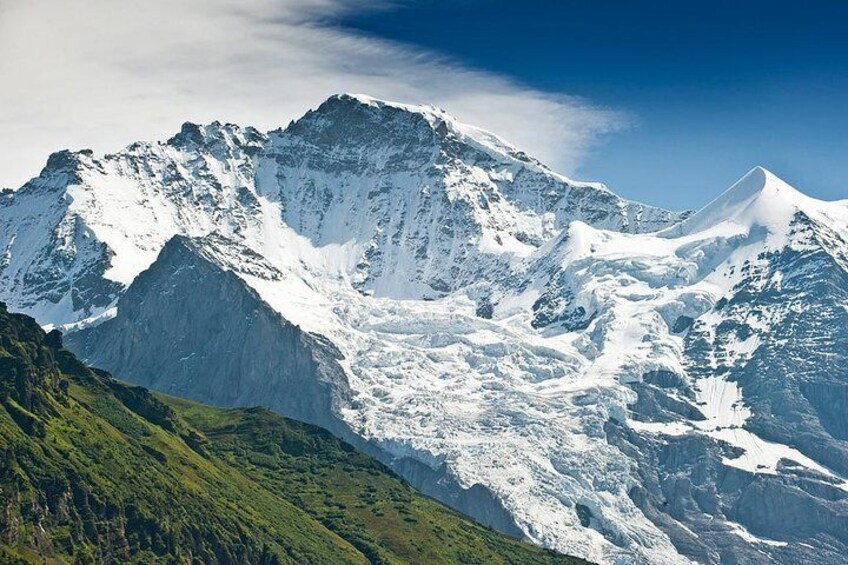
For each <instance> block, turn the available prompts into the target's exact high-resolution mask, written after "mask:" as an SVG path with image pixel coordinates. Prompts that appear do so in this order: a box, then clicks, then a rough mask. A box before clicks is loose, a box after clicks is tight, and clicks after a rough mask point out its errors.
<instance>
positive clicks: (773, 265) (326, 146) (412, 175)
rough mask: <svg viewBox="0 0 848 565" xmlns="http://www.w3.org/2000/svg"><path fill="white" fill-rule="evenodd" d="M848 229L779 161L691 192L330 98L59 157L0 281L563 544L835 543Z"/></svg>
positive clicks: (102, 349) (845, 499) (55, 313)
mask: <svg viewBox="0 0 848 565" xmlns="http://www.w3.org/2000/svg"><path fill="white" fill-rule="evenodd" d="M846 233H848V201H838V202H823V201H819V200H815V199H812V198H809V197H807V196H805V195H803V194H802V193H800V192H798V191H797V190H795V189H794V188H793V187H791V186H789V185H788V184H786V183H784V182H783V181H782V180H780V179H779V178H778V177H776V176H775V175H773V174H772V173H770V172H769V171H766V170H765V169H762V168H760V167H756V168H754V169H752V170H751V171H750V172H749V173H748V174H746V175H745V176H744V177H743V178H742V179H740V180H739V181H738V182H737V183H736V184H735V185H734V186H732V187H731V188H730V189H728V190H727V191H726V192H725V193H723V194H722V195H720V196H719V197H718V198H717V199H716V200H714V201H713V202H712V203H710V204H708V205H707V206H706V207H704V208H703V209H701V210H699V211H697V212H695V213H693V214H690V213H683V214H678V213H674V212H670V211H667V210H662V209H659V208H654V207H650V206H646V205H642V204H638V203H633V202H629V201H626V200H624V199H622V198H620V197H618V196H616V195H615V194H614V193H613V192H611V191H610V190H609V189H607V188H606V187H605V186H604V185H602V184H599V183H586V182H577V181H574V180H571V179H568V178H566V177H563V176H562V175H559V174H556V173H555V172H553V171H551V170H550V169H548V168H547V167H545V166H544V165H543V164H542V163H540V162H538V161H536V160H535V159H533V158H532V157H530V156H528V155H526V154H524V153H523V152H521V151H520V150H518V149H516V148H514V147H513V146H511V145H510V144H509V143H508V142H506V141H504V140H502V139H500V138H499V137H497V136H496V135H494V134H491V133H488V132H485V131H482V130H480V129H478V128H474V127H472V126H468V125H466V124H462V123H460V122H458V121H457V120H455V119H454V118H452V117H451V116H450V115H449V114H447V113H446V112H444V111H443V110H440V109H437V108H433V107H428V106H410V105H405V104H398V103H393V102H386V101H380V100H377V99H374V98H371V97H367V96H362V95H339V96H334V97H332V98H330V99H328V100H327V101H325V102H324V103H323V104H322V105H320V106H319V107H318V108H317V109H315V110H313V111H310V112H309V113H307V114H306V115H305V116H304V117H302V118H301V119H299V120H297V121H295V122H293V123H291V124H290V125H289V126H288V127H286V128H283V129H279V130H275V131H272V132H267V133H263V132H259V131H257V130H255V129H252V128H245V127H239V126H235V125H232V124H220V123H217V122H216V123H212V124H208V125H196V124H185V125H184V126H183V128H182V130H181V131H180V132H179V133H178V134H177V135H175V136H174V137H173V138H171V139H170V140H168V141H166V142H154V143H136V144H133V145H131V146H129V147H127V148H126V149H124V150H122V151H120V152H118V153H116V154H112V155H104V156H96V155H94V154H93V153H91V152H89V151H80V152H75V153H72V152H68V151H65V152H60V153H57V154H54V155H53V156H51V157H50V159H49V160H48V162H47V165H46V166H45V168H44V170H43V171H42V172H41V174H40V175H39V176H38V177H36V178H35V179H33V180H32V181H30V182H29V183H27V184H26V185H24V186H23V187H21V188H19V189H16V190H7V191H4V192H3V194H2V199H0V245H2V246H3V250H4V254H3V258H2V262H0V298H2V300H4V301H6V302H7V303H8V304H9V308H10V309H14V310H18V311H23V312H26V313H28V314H30V315H33V316H34V317H35V318H36V319H37V320H38V321H39V322H40V323H41V324H43V325H45V326H48V327H60V328H62V329H63V330H64V331H65V332H67V338H66V342H67V343H68V345H69V347H72V348H74V349H75V350H76V351H78V352H79V353H80V355H81V356H82V357H83V358H85V359H86V360H87V361H88V362H90V363H93V364H95V365H99V366H101V367H103V368H104V369H107V370H110V371H113V372H115V373H116V374H118V375H121V376H122V377H123V378H126V379H128V380H132V381H133V382H137V383H139V384H144V385H145V386H150V387H153V388H157V389H159V390H164V391H165V392H171V393H178V394H181V395H184V396H189V397H193V398H198V399H201V400H204V401H207V402H213V403H216V404H222V405H234V404H240V403H263V404H266V405H268V406H270V407H272V408H274V409H277V410H279V411H281V412H283V413H286V414H287V415H294V416H296V417H300V418H302V419H306V420H309V421H313V422H316V423H320V424H322V425H324V426H325V427H328V428H330V429H331V430H333V431H334V432H335V433H337V434H339V435H342V436H343V437H345V438H346V439H349V440H351V441H353V442H357V441H358V442H359V443H358V444H357V445H358V446H360V447H361V448H363V449H368V450H373V451H374V452H375V454H377V455H378V456H380V457H381V459H382V460H384V461H385V462H387V463H388V464H390V465H392V466H393V467H394V468H395V469H396V470H397V471H398V472H399V473H401V474H402V475H404V476H405V477H407V479H408V480H410V482H412V483H413V484H415V485H416V486H418V487H419V488H421V489H422V490H424V491H425V492H427V493H428V494H431V495H433V496H435V497H437V498H440V499H442V500H444V501H445V502H447V503H449V504H452V505H454V506H455V507H457V508H459V509H460V510H462V511H463V512H466V513H469V514H471V515H472V516H474V517H475V518H477V519H479V520H481V521H483V522H484V523H490V524H492V525H494V526H495V527H499V528H500V529H504V530H505V531H509V532H510V533H514V534H518V535H522V536H523V537H526V538H527V539H529V540H531V541H533V542H535V543H539V544H542V545H545V546H547V547H550V548H553V549H557V550H560V551H563V552H565V553H569V554H575V555H579V556H581V557H584V558H587V559H590V560H593V561H596V562H599V563H633V562H638V563H687V562H691V561H698V562H705V563H717V562H726V561H730V562H740V563H745V562H760V561H762V560H765V559H771V560H774V561H777V562H784V563H793V562H798V561H803V560H810V559H814V560H816V561H817V562H822V563H838V562H840V561H841V559H842V556H844V554H845V551H846V550H848V492H846V491H847V490H848V483H846V477H848V417H846V416H845V409H846V408H848V369H846V367H848V365H846V363H845V362H846V361H848V359H846V356H848V343H846V341H848V338H846V336H845V335H844V331H842V328H844V327H845V324H846V323H848V241H846V236H845V234H846ZM175 242H177V243H175ZM200 274H203V276H202V277H201V278H198V277H199V276H200ZM219 277H223V278H220V279H219ZM226 277H229V278H226ZM235 279H237V281H236V280H235ZM151 280H155V281H157V282H156V284H155V286H153V287H152V288H147V290H145V288H146V287H145V286H144V285H148V286H149V285H151V284H152V283H150V282H149V281H151ZM146 281H148V282H146ZM169 293H170V294H169ZM235 297H238V298H235ZM166 298H167V300H166ZM157 305H158V306H157ZM189 305H190V307H189ZM201 308H203V309H208V312H205V317H201V316H198V319H202V320H203V322H202V323H201V322H197V326H192V325H191V324H190V323H189V321H190V320H191V319H193V318H189V316H191V312H192V311H197V310H198V309H201ZM234 314H235V315H234ZM221 320H230V321H228V322H227V323H222V322H221ZM256 320H261V325H260V326H257V325H256V324H260V322H259V321H256ZM213 328H214V329H213ZM295 329H296V331H295ZM190 332H196V333H197V334H198V335H199V338H198V336H193V337H192V339H186V340H184V341H181V337H180V336H181V335H185V334H188V333H190ZM205 332H206V333H207V334H208V335H206V336H205V337H204V335H205ZM292 332H294V333H292ZM298 332H300V333H298ZM283 344H287V345H283ZM233 348H237V349H235V350H234V349H233ZM198 351H202V352H203V355H202V356H203V359H199V358H196V357H192V355H193V354H194V353H196V352H198ZM156 355H161V356H162V358H163V360H162V362H163V363H164V362H166V361H165V360H167V359H171V360H173V362H174V363H180V365H178V366H179V367H180V370H179V371H174V372H173V374H172V375H170V376H169V378H170V381H168V382H162V381H158V382H152V381H150V375H152V374H159V373H161V371H155V370H154V369H153V367H152V366H151V365H150V364H149V360H150V359H151V358H155V357H156ZM233 359H239V360H241V361H240V362H239V363H234V362H233ZM286 359H298V360H299V361H298V363H299V365H298V366H299V367H303V369H302V370H300V372H298V373H297V374H290V373H289V372H287V370H286V369H285V368H284V367H285V363H284V361H285V360H286ZM255 360H261V362H254V361H255ZM239 366H242V367H247V366H249V367H250V369H249V371H241V370H240V368H239ZM210 368H214V369H215V370H214V374H210V372H209V371H210ZM242 373H245V374H242ZM213 377H214V378H213ZM310 399H312V400H313V401H314V402H313V403H312V404H310ZM355 444H356V443H355ZM475 489H476V490H475ZM480 489H483V490H484V491H485V495H481V494H480ZM469 492H475V493H477V494H476V496H475V497H469V496H467V495H466V494H465V493H469ZM475 512H476V514H475Z"/></svg>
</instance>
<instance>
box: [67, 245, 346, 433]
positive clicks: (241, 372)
mask: <svg viewBox="0 0 848 565" xmlns="http://www.w3.org/2000/svg"><path fill="white" fill-rule="evenodd" d="M119 307H120V315H118V316H116V317H115V318H113V319H111V320H107V321H105V322H104V323H102V324H100V325H98V326H96V327H93V328H88V329H84V330H82V331H79V332H75V333H70V334H68V335H67V336H66V338H65V342H66V345H67V347H69V348H72V349H73V350H75V351H77V352H79V354H80V355H81V356H82V357H83V358H84V359H85V360H86V362H88V363H90V364H91V365H94V366H96V367H99V368H103V369H105V370H116V369H120V371H121V376H122V377H123V378H125V379H127V380H128V381H130V382H132V383H133V384H138V385H142V386H145V387H148V388H151V389H154V390H158V391H162V392H165V393H168V394H172V395H174V396H181V397H184V398H190V399H192V400H197V401H199V402H204V403H207V404H213V405H217V406H227V407H233V406H242V407H247V406H257V405H262V406H267V407H269V408H272V409H274V410H276V411H278V412H280V413H282V414H288V415H290V416H291V417H293V418H297V419H299V420H302V421H305V422H309V423H312V424H318V425H321V426H323V427H325V428H328V429H330V430H336V431H337V432H338V430H339V423H338V421H337V420H336V419H335V417H334V414H335V413H336V412H337V411H338V409H339V407H340V406H341V404H342V403H344V402H346V401H347V397H348V395H349V390H348V384H347V379H346V378H345V375H344V372H343V371H342V369H341V368H340V367H339V365H338V360H339V358H340V355H341V354H340V353H339V351H338V350H336V349H335V348H334V347H333V346H332V345H330V344H329V343H327V342H325V341H323V340H321V339H320V338H316V337H313V336H311V335H309V334H308V333H306V332H304V331H302V330H301V329H300V328H298V327H297V326H295V325H293V324H291V323H289V322H287V321H286V320H285V319H283V318H282V317H281V316H280V315H279V314H278V313H277V312H275V311H273V310H271V309H270V308H269V307H268V306H267V305H266V304H265V303H263V302H262V301H261V300H260V298H259V297H258V295H257V294H256V292H255V291H253V290H252V289H251V288H250V287H248V286H247V285H246V284H245V283H244V282H243V281H241V279H239V278H238V277H237V276H236V275H234V274H232V273H230V272H227V271H224V270H222V269H221V268H220V267H218V266H217V265H214V264H213V263H210V262H209V261H208V260H207V259H205V258H204V257H203V255H202V250H201V248H200V247H199V246H198V244H197V243H196V242H193V241H192V240H189V239H186V238H183V237H175V238H174V239H172V240H171V241H169V242H168V243H167V244H166V245H165V247H164V248H163V250H162V253H161V254H160V257H159V259H158V260H157V261H156V262H155V263H154V264H153V265H152V266H151V268H150V269H148V270H147V271H145V272H143V273H142V274H141V275H139V276H138V278H137V279H136V280H135V282H134V283H133V284H132V285H130V288H129V289H127V292H126V293H124V294H123V296H122V297H121V300H120V302H119Z"/></svg>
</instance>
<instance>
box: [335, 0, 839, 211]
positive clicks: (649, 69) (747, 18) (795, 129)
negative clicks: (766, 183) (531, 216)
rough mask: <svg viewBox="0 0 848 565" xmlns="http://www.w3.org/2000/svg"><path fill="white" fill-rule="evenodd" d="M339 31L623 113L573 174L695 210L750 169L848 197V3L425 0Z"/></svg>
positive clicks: (349, 19)
mask: <svg viewBox="0 0 848 565" xmlns="http://www.w3.org/2000/svg"><path fill="white" fill-rule="evenodd" d="M337 23H338V24H340V25H342V26H344V27H347V28H350V29H354V30H358V31H361V32H363V33H367V34H369V35H376V36H378V37H383V38H386V39H391V40H395V41H400V42H404V43H408V44H412V45H415V46H419V47H423V48H426V49H431V50H434V51H436V52H438V53H441V54H443V55H446V56H448V57H450V58H454V59H455V60H457V61H460V62H463V63H466V64H470V65H473V66H476V67H479V68H482V69H486V70H490V71H495V72H499V73H502V74H505V75H508V76H510V77H512V78H514V79H515V80H516V81H518V82H520V83H523V84H526V85H528V86H532V87H535V88H539V89H542V90H545V91H549V92H553V93H565V94H576V95H579V96H583V97H585V98H586V99H588V100H589V101H590V102H592V103H594V104H596V105H601V106H607V107H611V108H614V109H620V110H624V111H625V112H628V113H629V114H631V115H632V116H633V117H634V118H635V123H634V125H633V126H632V127H630V128H628V129H627V130H625V131H623V132H619V133H615V134H612V135H609V136H607V137H606V138H605V139H604V140H602V143H601V144H600V145H599V146H598V147H597V148H596V149H595V150H594V151H593V152H592V154H591V156H590V158H589V159H588V160H587V161H586V163H585V165H584V166H583V167H582V168H581V169H580V170H579V171H578V174H577V176H578V177H582V178H586V179H591V180H600V181H603V182H606V183H608V184H609V185H610V187H611V188H612V189H613V190H615V191H616V192H618V193H619V194H622V195H623V196H626V197H628V198H635V199H639V200H642V201H645V202H649V203H652V204H659V205H664V206H667V207H672V208H678V209H681V208H692V207H698V206H700V205H702V204H704V203H706V202H707V201H709V200H710V199H711V198H712V197H714V196H715V195H717V194H718V192H720V191H721V190H723V189H724V188H726V187H727V186H729V184H730V183H732V182H733V181H734V180H735V179H736V178H738V177H739V176H741V175H742V174H744V173H745V172H746V171H747V170H748V169H750V168H751V167H752V166H754V165H758V164H759V165H763V166H765V167H767V168H769V169H771V170H772V171H773V172H775V173H776V174H778V175H779V176H781V177H782V178H784V179H785V180H786V181H788V182H790V183H791V184H794V185H795V186H796V187H797V188H799V189H801V190H802V191H804V192H807V193H808V194H811V195H814V196H817V197H820V198H825V199H837V198H848V2H815V1H812V2H810V1H807V2H801V1H799V2H785V1H782V0H777V1H773V2H765V1H762V0H747V1H746V0H737V1H735V2H731V1H728V0H713V1H710V2H707V1H703V0H679V1H675V2H671V1H668V0H660V1H653V2H637V1H630V2H626V1H611V0H594V1H578V0H560V1H554V0H550V1H544V0H520V1H507V0H453V1H436V0H420V1H406V2H400V3H399V4H398V5H397V6H396V7H395V8H394V9H391V10H385V11H380V12H366V13H352V14H349V15H347V16H345V19H344V20H343V21H341V22H337Z"/></svg>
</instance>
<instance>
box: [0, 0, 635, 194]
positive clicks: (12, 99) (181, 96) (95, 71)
mask: <svg viewBox="0 0 848 565" xmlns="http://www.w3.org/2000/svg"><path fill="white" fill-rule="evenodd" d="M389 7H390V3H389V2H381V1H375V2H372V3H368V4H367V5H363V3H362V2H352V1H350V0H239V1H227V0H146V1H144V2H123V1H120V0H0V77H2V86H1V87H0V186H18V185H20V184H21V183H22V182H23V181H25V180H26V179H27V178H29V177H31V176H33V175H34V174H36V173H37V172H38V170H39V168H40V167H41V165H42V164H43V162H44V160H45V158H46V156H47V154H48V153H50V152H52V151H55V150H57V149H60V148H65V147H69V148H73V149H77V148H84V147H90V148H92V149H95V150H97V151H111V150H116V149H118V148H120V147H122V146H124V145H126V144H127V143H129V142H131V141H134V140H137V139H159V138H164V137H166V136H168V135H170V134H171V133H173V132H174V131H175V130H176V129H177V128H178V127H179V125H180V123H181V122H183V121H185V120H192V121H199V122H206V121H211V120H213V119H218V120H221V121H228V122H235V123H239V124H245V125H254V126H256V127H259V128H260V129H271V128H275V127H279V126H284V125H285V124H287V123H288V122H289V121H290V120H292V119H295V118H297V117H298V116H299V115H301V114H302V113H303V112H305V111H306V110H307V109H309V108H310V107H315V106H316V105H317V104H319V103H320V102H321V101H322V100H324V99H325V98H326V97H327V96H329V95H330V94H333V93H337V92H362V93H367V94H370V95H372V96H375V97H378V98H386V99H390V100H397V101H402V102H409V103H428V104H434V105H437V106H440V107H443V108H445V109H447V110H448V111H449V112H451V113H452V114H454V115H455V116H457V117H458V118H459V119H461V120H462V121H465V122H468V123H471V124H474V125H478V126H480V127H484V128H486V129H490V130H492V131H494V132H496V133H498V134H499V135H501V136H502V137H504V138H506V139H508V140H510V141H511V142H513V143H514V144H515V145H517V146H518V147H520V148H522V149H524V150H525V151H527V152H529V153H531V154H533V155H535V156H537V157H539V158H540V159H542V160H543V161H545V162H548V163H549V164H551V165H552V166H554V167H555V168H557V169H559V170H560V171H562V172H565V173H572V172H573V171H574V170H575V168H576V167H577V166H578V164H579V162H580V160H581V158H582V157H583V156H584V155H585V152H586V151H587V150H588V149H589V148H590V147H591V145H592V144H593V143H594V142H595V140H596V139H597V137H598V135H600V134H603V133H605V132H608V131H611V130H615V129H617V128H618V127H620V126H621V125H622V124H623V123H624V118H623V116H622V115H621V114H620V113H618V112H614V111H611V110H607V109H602V108H598V107H595V106H593V105H591V104H589V103H588V102H586V101H585V100H581V99H578V98H575V97H569V96H563V95H554V94H549V93H544V92H540V91H538V90H534V89H531V88H527V87H524V86H522V85H520V84H517V83H515V82H514V81H512V80H510V79H509V78H508V77H504V76H501V75H497V74H493V73H488V72H483V71H480V70H475V69H471V68H468V67H466V66H463V65H461V64H459V63H457V62H456V61H451V60H449V59H447V58H444V57H440V56H437V55H435V54H433V53H430V52H427V51H421V50H418V49H415V48H412V47H409V46H404V45H399V44H397V43H392V42H387V41H383V40H379V39H376V38H373V37H367V36H363V35H360V34H355V33H352V32H349V31H346V30H343V29H339V28H337V27H333V26H332V25H328V23H327V22H332V21H333V20H334V17H336V16H338V15H339V13H340V12H342V11H344V10H351V9H380V8H389Z"/></svg>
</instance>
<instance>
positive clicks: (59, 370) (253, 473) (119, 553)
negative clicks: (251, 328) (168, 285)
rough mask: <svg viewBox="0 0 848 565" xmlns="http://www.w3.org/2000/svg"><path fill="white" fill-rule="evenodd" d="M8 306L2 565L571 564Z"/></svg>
mask: <svg viewBox="0 0 848 565" xmlns="http://www.w3.org/2000/svg"><path fill="white" fill-rule="evenodd" d="M60 341H61V340H60V338H59V336H58V335H57V334H53V333H51V334H48V335H45V334H44V332H42V331H41V329H40V328H39V327H38V326H37V324H35V322H34V321H33V320H32V319H31V318H28V317H25V316H19V315H13V314H9V313H8V312H7V311H6V308H5V306H3V305H2V304H0V563H7V562H8V563H16V562H21V563H32V562H36V563H43V562H47V563H65V562H72V563H73V562H79V563H93V562H107V563H108V562H117V563H127V562H129V563H132V562H135V563H184V562H203V563H215V562H218V563H251V564H254V563H255V564H264V563H268V564H271V563H297V564H305V563H321V564H325V563H334V564H335V563H368V562H372V563H487V564H488V563H577V562H579V561H578V560H574V559H572V558H568V557H564V556H561V555H558V554H554V553H552V552H548V551H545V550H542V549H539V548H537V547H534V546H531V545H529V544H525V543H521V542H518V541H516V540H513V539H511V538H508V537H505V536H503V535H500V534H498V533H496V532H492V531H490V530H487V529H486V528H483V527H481V526H479V525H477V524H475V523H473V522H471V521H469V520H468V519H466V518H465V517H463V516H461V515H459V514H457V513H455V512H453V511H451V510H449V509H447V508H445V507H444V506H442V505H440V504H438V503H436V502H434V501H432V500H430V499H428V498H426V497H423V496H421V495H419V494H417V493H416V492H415V491H414V490H413V489H411V488H410V487H409V486H408V485H407V484H405V483H404V482H403V481H402V480H400V479H399V478H398V477H397V476H395V475H394V474H393V473H391V472H390V471H389V470H388V469H386V468H385V467H384V466H383V465H381V464H380V463H378V462H376V461H375V460H373V459H371V458H370V457H368V456H366V455H363V454H361V453H359V452H357V451H355V450H354V449H353V448H352V447H350V446H349V445H347V444H345V443H343V442H341V441H340V440H337V439H336V438H334V437H333V436H331V435H330V434H329V433H328V432H326V431H324V430H321V429H320V428H316V427H314V426H309V425H306V424H301V423H298V422H294V421H292V420H288V419H285V418H282V417H280V416H277V415H275V414H273V413H271V412H269V411H267V410H264V409H247V410H223V409H218V408H211V407H207V406H202V405H199V404H195V403H191V402H188V401H183V400H178V399H174V398H169V397H164V396H158V395H157V396H154V395H152V394H151V393H149V392H148V391H146V390H145V389H142V388H137V387H131V386H128V385H124V384H122V383H119V382H117V381H115V380H113V379H112V378H111V377H109V376H108V375H106V374H104V373H100V372H94V371H92V370H90V369H89V368H87V367H85V366H84V365H82V364H81V363H80V362H79V361H77V360H76V358H74V357H73V355H72V354H70V353H69V352H67V351H66V350H64V349H62V348H61V343H60Z"/></svg>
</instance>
